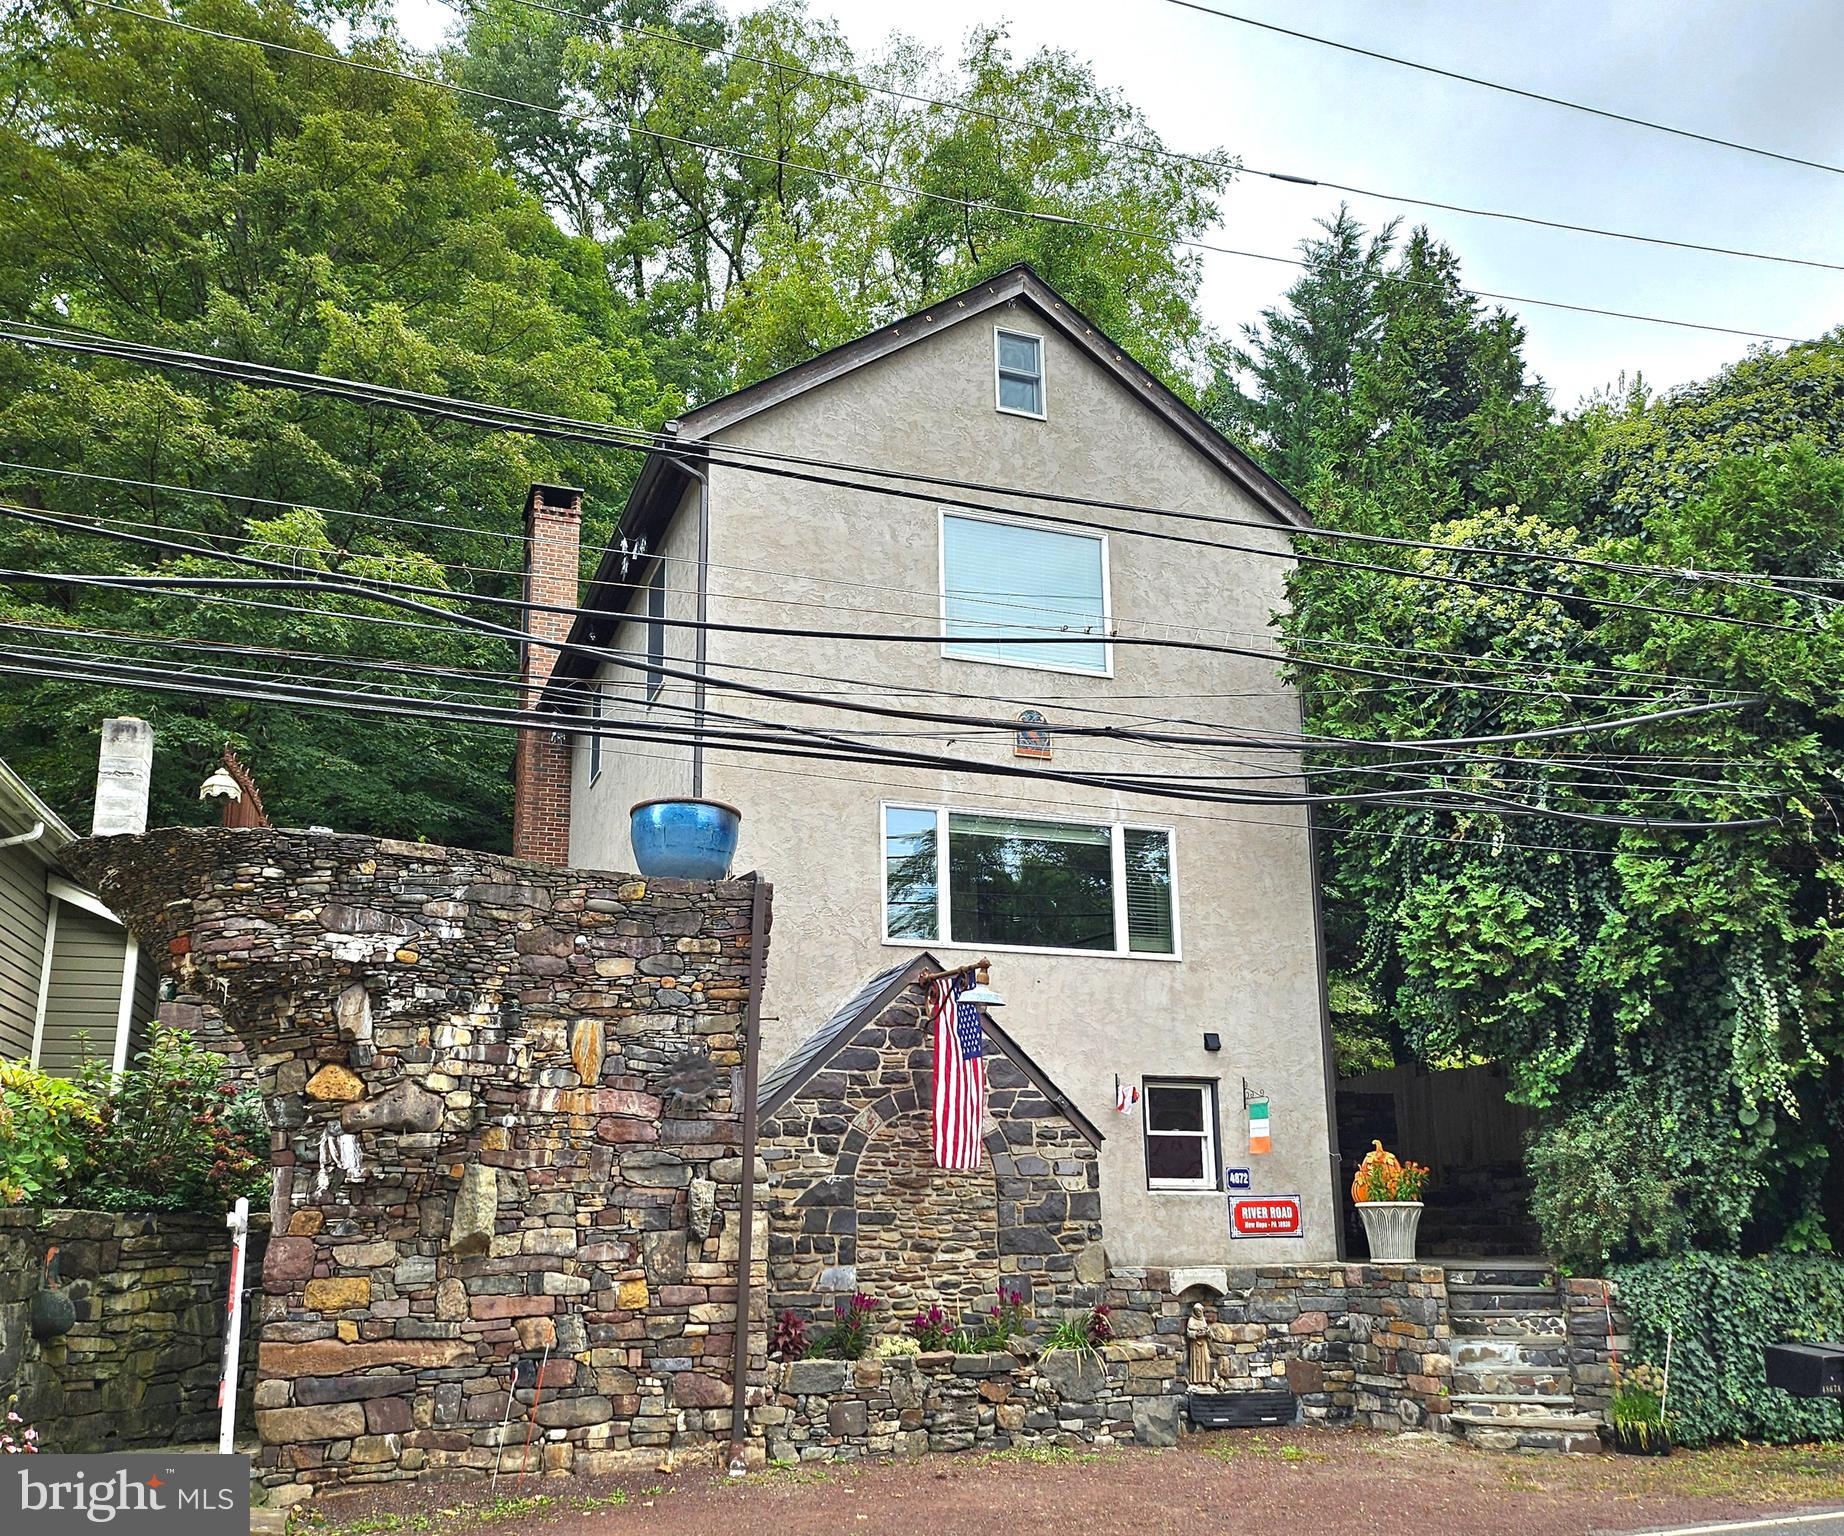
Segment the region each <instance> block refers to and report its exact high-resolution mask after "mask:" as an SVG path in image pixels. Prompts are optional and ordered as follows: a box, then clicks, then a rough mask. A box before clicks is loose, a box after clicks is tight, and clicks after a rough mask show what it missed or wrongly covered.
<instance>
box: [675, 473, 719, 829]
mask: <svg viewBox="0 0 1844 1536" xmlns="http://www.w3.org/2000/svg"><path fill="white" fill-rule="evenodd" d="M674 462H676V463H677V464H678V466H679V468H680V469H682V470H684V471H685V473H686V474H688V475H690V476H691V477H692V479H694V480H696V481H697V482H698V628H697V632H696V633H697V639H696V640H695V641H694V645H695V647H696V649H695V651H694V659H693V662H692V670H693V671H694V672H696V673H697V674H698V679H697V681H696V682H695V683H694V684H693V685H692V760H691V793H692V799H694V800H701V799H703V798H704V673H705V664H706V658H707V652H708V647H709V645H710V630H709V629H708V628H707V627H706V626H707V625H708V623H709V621H710V585H711V583H710V573H711V477H710V473H709V471H708V470H703V469H694V468H693V467H692V466H691V465H690V464H688V463H686V462H685V460H683V459H678V460H675V461H674Z"/></svg>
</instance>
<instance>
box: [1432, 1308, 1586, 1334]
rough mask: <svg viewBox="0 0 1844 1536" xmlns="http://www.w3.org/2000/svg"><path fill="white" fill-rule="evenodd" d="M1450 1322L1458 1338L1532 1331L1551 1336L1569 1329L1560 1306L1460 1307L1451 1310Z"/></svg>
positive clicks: (1448, 1318) (1449, 1324)
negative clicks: (1534, 1308) (1535, 1309)
mask: <svg viewBox="0 0 1844 1536" xmlns="http://www.w3.org/2000/svg"><path fill="white" fill-rule="evenodd" d="M1447 1322H1448V1327H1449V1328H1450V1329H1451V1331H1452V1335H1453V1337H1454V1338H1456V1339H1467V1338H1472V1339H1508V1338H1521V1337H1525V1336H1528V1335H1532V1334H1540V1335H1544V1336H1550V1335H1554V1334H1559V1333H1563V1332H1565V1331H1566V1330H1565V1328H1564V1326H1563V1320H1562V1313H1561V1311H1560V1310H1558V1309H1556V1308H1552V1309H1551V1310H1549V1311H1548V1312H1533V1311H1527V1310H1521V1311H1461V1310H1459V1309H1458V1308H1456V1309H1454V1310H1453V1311H1451V1312H1449V1313H1448V1317H1447Z"/></svg>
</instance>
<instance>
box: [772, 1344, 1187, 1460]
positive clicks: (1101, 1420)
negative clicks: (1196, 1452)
mask: <svg viewBox="0 0 1844 1536" xmlns="http://www.w3.org/2000/svg"><path fill="white" fill-rule="evenodd" d="M1153 1359H1154V1352H1153V1350H1152V1349H1151V1348H1150V1347H1149V1346H1144V1345H1136V1344H1127V1345H1119V1346H1110V1347H1109V1348H1108V1349H1107V1350H1106V1352H1105V1354H1104V1355H1102V1356H1096V1355H1092V1354H1086V1353H1081V1352H1077V1351H1073V1350H1059V1351H1057V1352H1055V1353H1053V1354H1048V1355H1044V1356H1042V1357H1040V1358H1036V1359H1021V1358H1019V1357H1017V1356H1014V1355H1012V1354H1009V1353H1005V1352H1000V1353H997V1354H974V1355H950V1354H926V1355H911V1356H894V1357H890V1358H886V1359H866V1360H856V1361H845V1360H798V1361H794V1362H792V1363H791V1364H787V1365H783V1366H782V1367H781V1368H780V1370H779V1373H778V1375H777V1376H776V1378H775V1383H774V1386H775V1391H774V1396H773V1398H772V1400H771V1401H769V1402H767V1403H765V1404H764V1405H763V1406H761V1407H759V1408H756V1409H753V1410H752V1411H751V1415H750V1416H751V1419H752V1420H753V1421H754V1422H755V1423H756V1424H757V1425H758V1426H759V1427H760V1429H761V1432H762V1433H763V1435H764V1437H765V1440H766V1444H767V1454H768V1458H769V1460H771V1461H783V1462H785V1461H795V1460H798V1461H854V1460H857V1459H858V1458H860V1457H864V1456H892V1455H893V1456H905V1455H919V1454H921V1453H922V1452H924V1451H967V1450H991V1451H999V1450H1005V1449H1007V1448H1008V1447H1010V1446H1014V1445H1067V1446H1078V1445H1086V1446H1110V1445H1126V1444H1132V1443H1135V1442H1136V1441H1137V1442H1138V1443H1140V1444H1143V1445H1172V1444H1174V1443H1175V1442H1176V1441H1177V1438H1178V1432H1179V1423H1180V1414H1181V1405H1180V1401H1179V1399H1178V1398H1177V1397H1176V1396H1174V1395H1173V1394H1172V1391H1171V1386H1170V1383H1171V1379H1172V1378H1171V1372H1170V1369H1169V1365H1170V1362H1169V1361H1167V1362H1165V1365H1166V1366H1167V1369H1166V1370H1164V1371H1162V1372H1159V1371H1150V1370H1147V1369H1145V1367H1146V1365H1147V1364H1148V1363H1149V1362H1151V1361H1153Z"/></svg>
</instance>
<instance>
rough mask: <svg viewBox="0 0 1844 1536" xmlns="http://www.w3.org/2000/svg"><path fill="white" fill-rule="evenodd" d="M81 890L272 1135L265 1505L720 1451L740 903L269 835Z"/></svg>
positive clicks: (138, 863)
mask: <svg viewBox="0 0 1844 1536" xmlns="http://www.w3.org/2000/svg"><path fill="white" fill-rule="evenodd" d="M66 857H67V858H68V859H69V860H70V862H71V863H72V865H73V867H74V868H75V869H76V871H77V872H78V874H79V875H80V876H81V877H82V878H84V879H86V880H87V881H89V882H90V883H91V884H92V885H93V886H94V887H95V888H96V889H98V890H99V891H100V892H102V893H103V895H104V898H105V899H106V900H107V901H108V902H109V903H110V905H111V906H112V907H114V908H115V910H116V911H118V912H121V913H123V914H124V916H125V917H126V919H127V920H128V922H129V923H130V924H131V926H132V927H133V928H134V929H135V931H136V933H137V934H138V936H139V937H140V939H141V941H142V944H143V946H144V948H146V949H147V950H149V951H150V952H152V953H153V954H156V955H159V956H162V957H165V959H166V960H167V962H168V966H169V969H170V971H171V973H172V974H173V975H174V977H175V980H176V983H177V985H178V988H179V992H180V997H179V1001H180V1002H181V1003H190V1004H194V1005H201V1006H202V1005H206V1004H208V1005H209V1006H210V1007H211V1008H212V1009H214V1010H215V1011H216V1012H217V1013H218V1014H220V1015H221V1017H222V1018H223V1020H224V1023H225V1025H226V1027H227V1028H229V1029H230V1030H231V1031H232V1032H233V1033H234V1034H235V1035H236V1036H237V1038H238V1039H239V1040H241V1041H242V1042H243V1044H244V1046H245V1048H246V1049H247V1051H248V1053H249V1057H250V1060H251V1063H252V1066H253V1069H254V1071H255V1072H256V1074H257V1077H258V1079H259V1081H260V1084H261V1086H262V1088H263V1091H264V1093H265V1095H266V1096H267V1098H268V1101H269V1104H270V1109H271V1115H272V1121H273V1123H274V1125H275V1127H276V1129H275V1132H274V1142H273V1147H274V1152H273V1155H274V1161H275V1164H276V1185H275V1188H276V1194H275V1202H274V1207H273V1213H272V1214H273V1217H274V1222H275V1235H274V1237H273V1238H272V1240H271V1242H270V1244H269V1248H268V1254H267V1259H266V1262H265V1265H264V1268H263V1274H262V1281H263V1290H264V1293H265V1294H264V1296H263V1298H262V1305H261V1329H260V1342H259V1344H258V1347H257V1351H256V1355H257V1362H258V1369H259V1377H260V1379H259V1382H258V1385H257V1388H256V1407H257V1424H258V1429H259V1432H260V1434H261V1438H262V1442H263V1443H262V1448H261V1451H260V1454H259V1457H258V1470H259V1474H260V1477H261V1480H262V1481H263V1482H264V1483H265V1484H266V1485H268V1487H269V1489H270V1498H271V1501H272V1502H285V1501H287V1500H290V1499H293V1498H297V1497H300V1496H302V1495H303V1494H305V1493H308V1492H311V1491H313V1490H314V1489H315V1488H317V1487H321V1486H325V1485H328V1484H332V1483H336V1482H354V1481H366V1480H377V1479H387V1478H395V1477H403V1476H411V1475H416V1474H419V1473H423V1472H426V1471H432V1470H448V1471H455V1472H460V1473H466V1474H475V1475H478V1474H482V1473H485V1472H487V1471H489V1470H491V1469H492V1468H493V1467H494V1466H495V1465H496V1463H497V1464H502V1465H505V1466H509V1467H515V1468H516V1467H526V1466H529V1467H531V1468H533V1469H537V1468H539V1467H542V1468H543V1469H545V1470H568V1469H571V1468H577V1469H591V1470H601V1469H612V1468H614V1467H617V1466H620V1465H623V1464H625V1463H626V1462H627V1461H629V1460H631V1459H633V1458H634V1457H635V1456H637V1455H640V1456H645V1457H647V1458H649V1459H652V1458H657V1457H658V1456H659V1455H660V1454H662V1453H663V1452H665V1451H667V1450H670V1449H676V1448H682V1447H696V1446H708V1445H711V1444H712V1443H713V1442H720V1441H722V1440H725V1439H727V1437H728V1433H729V1428H730V1408H729V1404H730V1399H731V1389H730V1378H731V1366H730V1359H731V1349H732V1344H733V1339H734V1327H735V1310H736V1296H737V1290H736V1266H737V1257H738V1236H739V1234H738V1228H737V1219H736V1211H737V1208H738V1203H739V1191H740V1180H741V1173H742V1164H741V1159H740V1155H739V1153H740V1146H741V1124H740V1111H741V1105H740V1094H741V1082H740V1077H741V1071H740V1069H741V1062H742V1049H743V1040H742V1030H743V1022H744V1012H745V1005H746V1002H747V998H748V992H749V988H748V979H749V975H750V939H751V921H752V914H753V911H754V904H755V899H756V894H757V892H756V885H755V882H754V881H753V880H752V879H741V880H735V881H729V882H723V883H718V884H705V883H695V882H684V881H642V880H639V879H636V878H634V877H631V876H622V875H612V874H611V875H602V874H593V873H587V872H583V871H577V870H567V869H555V868H550V867H547V866H540V865H535V864H528V863H524V862H521V861H517V860H511V859H504V858H498V857H494V856H490V855H485V854H476V853H469V852H463V851H459V850H453V849H444V848H434V847H428V846H425V845H419V844H411V843H402V842H395V841H390V840H378V839H371V838H363V837H349V836H337V835H332V834H325V835H317V834H310V833H302V832H287V831H281V830H274V829H267V828H263V829H237V830H229V829H209V830H177V831H162V832H155V833H149V834H147V835H145V836H141V837H133V838H106V839H95V840H90V841H86V842H82V843H79V844H76V845H74V846H73V847H72V849H71V850H69V851H68V853H67V855H66ZM756 1251H757V1253H758V1254H759V1253H760V1252H761V1244H758V1247H757V1250H756ZM756 1294H757V1296H758V1297H759V1296H760V1295H761V1287H760V1285H759V1284H758V1286H757V1290H756ZM755 1363H756V1365H757V1366H758V1368H760V1367H763V1366H765V1364H766V1361H765V1358H764V1357H763V1356H762V1354H761V1352H760V1348H759V1347H758V1348H757V1350H756V1354H755ZM509 1393H510V1407H509V1406H508V1404H509ZM508 1418H509V1420H510V1422H509V1424H507V1426H506V1427H505V1428H504V1429H502V1427H501V1426H502V1421H503V1420H506V1419H508ZM528 1441H529V1449H528V1448H527V1442H528Z"/></svg>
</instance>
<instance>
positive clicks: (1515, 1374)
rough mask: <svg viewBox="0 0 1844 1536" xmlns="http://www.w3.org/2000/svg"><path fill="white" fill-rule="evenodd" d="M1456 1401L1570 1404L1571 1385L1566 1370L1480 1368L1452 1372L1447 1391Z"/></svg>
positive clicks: (1503, 1367) (1499, 1366)
mask: <svg viewBox="0 0 1844 1536" xmlns="http://www.w3.org/2000/svg"><path fill="white" fill-rule="evenodd" d="M1451 1390H1452V1391H1453V1393H1454V1395H1455V1396H1456V1397H1466V1398H1471V1399H1475V1400H1481V1399H1487V1398H1490V1399H1493V1400H1497V1399H1499V1398H1504V1397H1515V1398H1539V1399H1541V1400H1543V1401H1544V1402H1553V1401H1556V1400H1558V1399H1563V1400H1566V1401H1568V1402H1571V1403H1572V1402H1574V1401H1575V1397H1574V1392H1575V1385H1574V1383H1573V1381H1571V1380H1570V1378H1569V1371H1568V1367H1567V1366H1564V1367H1562V1368H1561V1369H1560V1370H1558V1369H1556V1368H1555V1367H1553V1366H1552V1367H1549V1368H1547V1369H1545V1368H1544V1367H1541V1366H1537V1367H1534V1368H1533V1367H1530V1366H1515V1365H1511V1366H1508V1365H1484V1366H1473V1367H1471V1368H1469V1369H1465V1370H1459V1369H1456V1370H1455V1371H1454V1373H1453V1386H1452V1389H1451Z"/></svg>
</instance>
